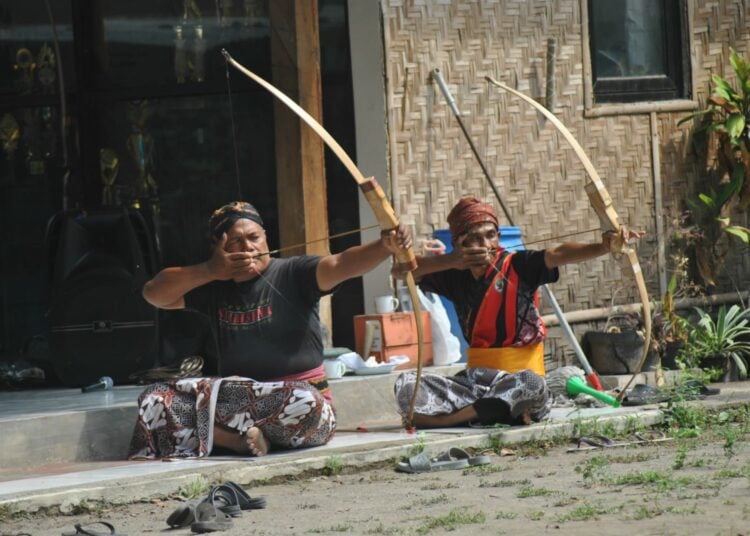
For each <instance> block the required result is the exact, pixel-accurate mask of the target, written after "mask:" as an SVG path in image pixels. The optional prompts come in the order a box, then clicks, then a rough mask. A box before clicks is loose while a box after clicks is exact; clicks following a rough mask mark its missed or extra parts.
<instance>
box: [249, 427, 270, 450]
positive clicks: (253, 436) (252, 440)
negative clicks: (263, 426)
mask: <svg viewBox="0 0 750 536" xmlns="http://www.w3.org/2000/svg"><path fill="white" fill-rule="evenodd" d="M245 439H246V441H247V446H248V448H249V449H250V452H251V453H253V454H255V455H256V456H265V455H266V454H268V451H269V449H270V445H269V444H268V439H266V436H264V435H263V432H261V431H260V428H258V427H257V426H253V427H252V428H248V429H247V431H246V432H245Z"/></svg>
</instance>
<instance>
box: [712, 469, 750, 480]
mask: <svg viewBox="0 0 750 536" xmlns="http://www.w3.org/2000/svg"><path fill="white" fill-rule="evenodd" d="M743 476H745V473H744V472H743V471H742V470H740V469H720V470H719V471H716V474H714V478H715V479H716V480H719V479H724V478H741V477H743Z"/></svg>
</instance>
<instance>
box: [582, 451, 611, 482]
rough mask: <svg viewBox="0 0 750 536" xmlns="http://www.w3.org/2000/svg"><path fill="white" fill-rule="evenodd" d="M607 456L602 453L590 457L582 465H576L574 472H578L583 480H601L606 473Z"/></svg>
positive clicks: (607, 466)
mask: <svg viewBox="0 0 750 536" xmlns="http://www.w3.org/2000/svg"><path fill="white" fill-rule="evenodd" d="M608 469H609V458H608V457H607V456H604V455H602V454H598V455H596V456H593V457H591V458H590V459H588V460H587V461H586V463H585V464H583V465H576V467H575V472H576V473H580V474H581V476H582V477H583V480H584V481H585V482H589V483H590V482H593V481H597V480H602V479H604V478H605V477H606V475H607V474H608Z"/></svg>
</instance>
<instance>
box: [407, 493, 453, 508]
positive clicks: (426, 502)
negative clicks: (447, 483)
mask: <svg viewBox="0 0 750 536" xmlns="http://www.w3.org/2000/svg"><path fill="white" fill-rule="evenodd" d="M449 501H450V499H449V498H448V496H447V495H446V494H445V493H441V494H440V495H437V496H436V497H425V498H424V499H417V500H416V501H414V502H413V503H411V504H406V505H404V506H402V507H401V510H411V509H412V508H414V507H415V506H432V505H433V504H441V503H447V502H449Z"/></svg>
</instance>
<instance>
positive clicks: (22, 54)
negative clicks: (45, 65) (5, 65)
mask: <svg viewBox="0 0 750 536" xmlns="http://www.w3.org/2000/svg"><path fill="white" fill-rule="evenodd" d="M34 69H36V63H35V62H34V55H33V54H32V53H31V51H30V50H29V49H28V48H19V49H18V51H17V52H16V63H15V65H13V70H14V71H18V72H19V73H20V75H21V76H20V78H19V79H18V86H19V91H20V92H21V93H30V92H31V89H32V88H33V87H34Z"/></svg>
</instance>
